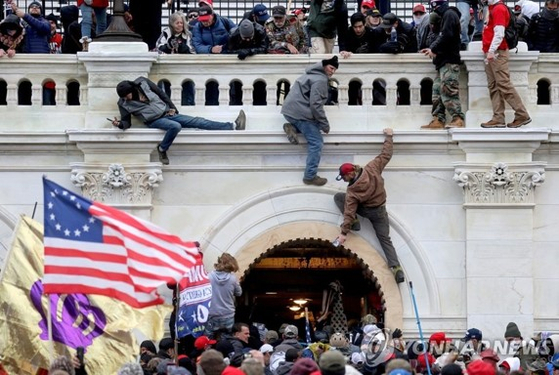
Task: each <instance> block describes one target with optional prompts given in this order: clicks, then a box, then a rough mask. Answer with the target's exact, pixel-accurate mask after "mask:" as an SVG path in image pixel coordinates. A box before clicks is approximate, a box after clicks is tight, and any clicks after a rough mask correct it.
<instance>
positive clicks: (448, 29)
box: [429, 4, 461, 70]
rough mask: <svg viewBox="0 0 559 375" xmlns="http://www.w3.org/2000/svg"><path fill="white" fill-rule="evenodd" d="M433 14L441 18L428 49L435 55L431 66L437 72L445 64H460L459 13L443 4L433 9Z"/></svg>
mask: <svg viewBox="0 0 559 375" xmlns="http://www.w3.org/2000/svg"><path fill="white" fill-rule="evenodd" d="M435 13H437V14H438V15H440V16H441V25H440V27H441V29H440V33H439V36H438V37H437V39H435V41H434V42H433V43H431V46H430V47H429V48H431V51H432V52H433V53H435V54H437V56H435V58H434V59H433V64H435V67H436V68H437V70H439V69H440V68H441V67H443V66H444V65H445V64H460V61H461V60H460V12H459V11H458V9H457V8H455V7H449V6H448V5H447V4H444V5H441V6H439V7H438V8H437V9H435Z"/></svg>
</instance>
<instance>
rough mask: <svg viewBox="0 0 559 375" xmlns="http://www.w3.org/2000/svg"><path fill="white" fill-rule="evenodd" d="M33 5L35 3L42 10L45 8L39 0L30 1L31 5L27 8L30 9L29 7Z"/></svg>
mask: <svg viewBox="0 0 559 375" xmlns="http://www.w3.org/2000/svg"><path fill="white" fill-rule="evenodd" d="M33 5H34V6H38V7H39V9H41V11H42V10H43V6H42V5H41V3H40V2H38V1H32V2H30V3H29V5H28V6H27V10H28V11H29V8H31V6H33Z"/></svg>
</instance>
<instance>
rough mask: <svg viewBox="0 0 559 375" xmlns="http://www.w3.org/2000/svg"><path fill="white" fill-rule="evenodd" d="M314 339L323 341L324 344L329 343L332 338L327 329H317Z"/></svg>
mask: <svg viewBox="0 0 559 375" xmlns="http://www.w3.org/2000/svg"><path fill="white" fill-rule="evenodd" d="M314 341H316V342H321V343H323V344H328V343H329V342H330V338H329V337H328V334H327V333H326V332H325V331H315V332H314Z"/></svg>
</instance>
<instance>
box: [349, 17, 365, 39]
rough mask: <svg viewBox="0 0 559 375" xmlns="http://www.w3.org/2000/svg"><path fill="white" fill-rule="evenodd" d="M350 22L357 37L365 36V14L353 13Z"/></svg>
mask: <svg viewBox="0 0 559 375" xmlns="http://www.w3.org/2000/svg"><path fill="white" fill-rule="evenodd" d="M349 22H350V24H351V28H352V29H353V32H354V33H355V35H357V36H361V35H363V34H365V23H366V22H367V21H366V20H365V16H364V15H363V13H353V14H352V15H351V17H350V19H349Z"/></svg>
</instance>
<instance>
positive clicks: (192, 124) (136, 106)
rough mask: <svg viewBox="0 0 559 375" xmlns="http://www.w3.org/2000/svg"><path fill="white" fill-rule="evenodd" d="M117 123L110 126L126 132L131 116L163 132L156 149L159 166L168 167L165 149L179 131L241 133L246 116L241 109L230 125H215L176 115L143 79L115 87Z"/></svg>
mask: <svg viewBox="0 0 559 375" xmlns="http://www.w3.org/2000/svg"><path fill="white" fill-rule="evenodd" d="M116 92H117V93H118V96H119V97H120V99H119V100H118V109H119V111H120V120H117V118H116V117H115V118H114V120H113V121H112V123H113V125H114V126H116V127H118V128H119V129H122V130H126V129H128V128H129V127H130V126H131V116H130V115H134V116H137V117H138V118H139V119H140V120H142V121H143V122H144V124H146V125H147V127H148V128H156V129H162V130H165V136H164V137H163V140H162V141H161V143H160V144H159V145H158V146H157V152H158V153H159V160H160V161H161V163H163V164H165V165H167V164H169V158H168V157H167V150H168V149H169V147H171V144H172V143H173V141H174V140H175V138H176V136H177V135H178V134H179V132H180V131H181V129H182V128H190V129H204V130H233V129H235V130H244V129H245V123H246V116H245V113H244V111H243V110H241V111H240V112H239V116H238V117H237V119H236V120H235V123H232V122H217V121H211V120H207V119H205V118H202V117H192V116H188V115H179V111H178V110H177V107H175V105H174V104H173V102H172V101H171V99H169V97H168V96H167V94H165V92H164V91H163V90H161V89H160V88H159V87H157V85H156V84H155V83H153V82H152V81H150V80H149V79H147V78H144V77H138V78H136V79H135V80H134V81H122V82H120V83H119V84H118V85H117V86H116Z"/></svg>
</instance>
